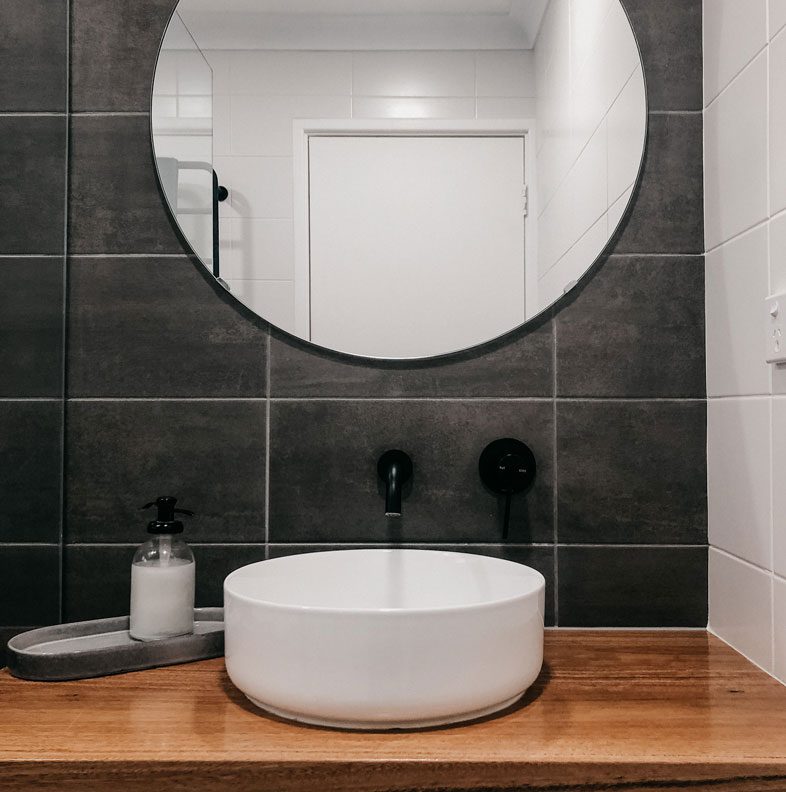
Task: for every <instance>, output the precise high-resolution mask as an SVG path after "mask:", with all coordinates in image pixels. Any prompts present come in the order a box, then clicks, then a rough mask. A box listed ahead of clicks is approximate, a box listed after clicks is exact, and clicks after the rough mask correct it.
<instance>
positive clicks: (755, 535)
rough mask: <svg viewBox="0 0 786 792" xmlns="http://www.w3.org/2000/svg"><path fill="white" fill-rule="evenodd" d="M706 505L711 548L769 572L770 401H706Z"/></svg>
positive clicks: (766, 399) (759, 399) (753, 399)
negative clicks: (742, 559)
mask: <svg viewBox="0 0 786 792" xmlns="http://www.w3.org/2000/svg"><path fill="white" fill-rule="evenodd" d="M707 501H708V504H707V505H708V519H709V540H710V544H711V545H713V546H714V547H720V548H722V549H724V550H727V551H728V552H730V553H732V554H734V555H736V556H739V557H740V558H744V559H745V560H747V561H750V562H751V563H754V564H757V565H759V566H762V567H766V568H768V569H769V568H771V567H770V564H771V558H770V556H771V538H770V537H771V526H770V399H769V398H749V399H710V401H709V403H708V405H707Z"/></svg>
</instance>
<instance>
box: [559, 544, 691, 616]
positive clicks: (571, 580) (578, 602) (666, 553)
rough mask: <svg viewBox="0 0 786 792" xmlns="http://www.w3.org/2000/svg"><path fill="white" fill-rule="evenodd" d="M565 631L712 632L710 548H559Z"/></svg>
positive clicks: (560, 601) (560, 593) (561, 608)
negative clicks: (681, 629) (654, 629)
mask: <svg viewBox="0 0 786 792" xmlns="http://www.w3.org/2000/svg"><path fill="white" fill-rule="evenodd" d="M557 568H558V579H559V592H558V597H559V625H560V626H561V627H698V628H704V627H706V626H707V548H706V547H683V548H672V547H559V548H558V550H557Z"/></svg>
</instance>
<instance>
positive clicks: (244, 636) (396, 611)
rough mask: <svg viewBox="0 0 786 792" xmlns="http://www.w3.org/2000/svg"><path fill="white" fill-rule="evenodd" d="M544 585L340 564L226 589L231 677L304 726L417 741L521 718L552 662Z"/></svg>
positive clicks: (350, 560)
mask: <svg viewBox="0 0 786 792" xmlns="http://www.w3.org/2000/svg"><path fill="white" fill-rule="evenodd" d="M544 590H545V581H544V579H543V576H542V575H541V574H540V573H539V572H537V571H535V570H534V569H530V568H529V567H526V566H523V565H521V564H516V563H513V562H511V561H503V560H501V559H497V558H489V557H486V556H479V555H469V554H465V553H449V552H442V551H434V550H398V549H397V550H338V551H331V552H325V553H308V554H303V555H295V556H288V557H285V558H277V559H272V560H270V561H262V562H260V563H257V564H250V565H249V566H246V567H242V568H241V569H238V570H236V571H235V572H233V573H232V574H231V575H229V577H227V579H226V580H225V581H224V608H225V612H224V621H225V634H226V667H227V672H228V673H229V677H230V679H231V680H232V682H233V683H234V684H235V685H236V686H237V687H238V688H240V690H241V691H243V693H245V695H246V696H247V697H248V698H249V699H250V700H251V701H252V702H253V703H254V704H256V705H257V706H259V707H261V708H263V709H265V710H268V711H269V712H271V713H273V714H276V715H280V716H282V717H285V718H289V719H292V720H296V721H302V722H305V723H313V724H318V725H323V726H334V727H340V728H352V729H393V728H416V727H424V726H434V725H438V724H443V723H451V722H455V721H461V720H469V719H472V718H477V717H480V716H482V715H488V714H490V713H492V712H495V711H497V710H501V709H504V708H505V707H507V706H509V705H510V704H513V703H514V702H515V701H516V700H517V699H518V698H520V697H521V695H522V694H523V693H524V691H525V690H526V689H527V688H528V687H529V686H530V685H531V684H532V683H533V682H534V681H535V679H536V677H537V676H538V674H539V673H540V668H541V665H542V662H543V607H544Z"/></svg>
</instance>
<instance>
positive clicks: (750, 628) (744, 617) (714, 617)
mask: <svg viewBox="0 0 786 792" xmlns="http://www.w3.org/2000/svg"><path fill="white" fill-rule="evenodd" d="M709 584H710V585H709V589H710V628H711V629H712V630H713V632H715V633H716V634H717V635H718V636H720V637H721V638H722V639H723V640H724V641H726V642H727V643H729V644H731V645H732V646H733V647H734V648H735V649H737V651H739V652H742V653H743V654H744V655H745V656H746V657H748V658H749V659H751V660H753V662H754V663H757V664H758V665H760V666H761V667H762V668H764V669H766V670H768V671H771V670H772V597H771V585H772V583H771V577H770V575H768V574H767V573H766V572H762V571H761V570H760V569H756V568H755V567H752V566H750V565H749V564H746V563H744V562H742V561H739V560H737V559H736V558H731V557H729V556H727V555H726V554H725V553H721V552H719V551H717V550H715V549H714V548H710V570H709Z"/></svg>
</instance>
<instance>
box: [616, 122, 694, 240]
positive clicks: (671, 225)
mask: <svg viewBox="0 0 786 792" xmlns="http://www.w3.org/2000/svg"><path fill="white" fill-rule="evenodd" d="M702 151H703V143H702V117H701V113H689V114H670V115H658V114H650V116H649V138H648V141H647V152H646V154H645V157H644V168H643V173H642V179H641V183H640V184H639V187H638V188H637V190H636V192H635V195H634V199H633V203H632V208H631V210H630V213H629V214H628V215H627V218H626V219H625V220H624V221H623V223H622V225H621V230H620V232H619V233H618V234H617V236H616V238H615V240H614V242H613V244H612V245H611V246H610V249H609V251H608V252H613V253H703V252H704V197H703V196H704V166H703V161H702V158H703V153H702Z"/></svg>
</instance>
